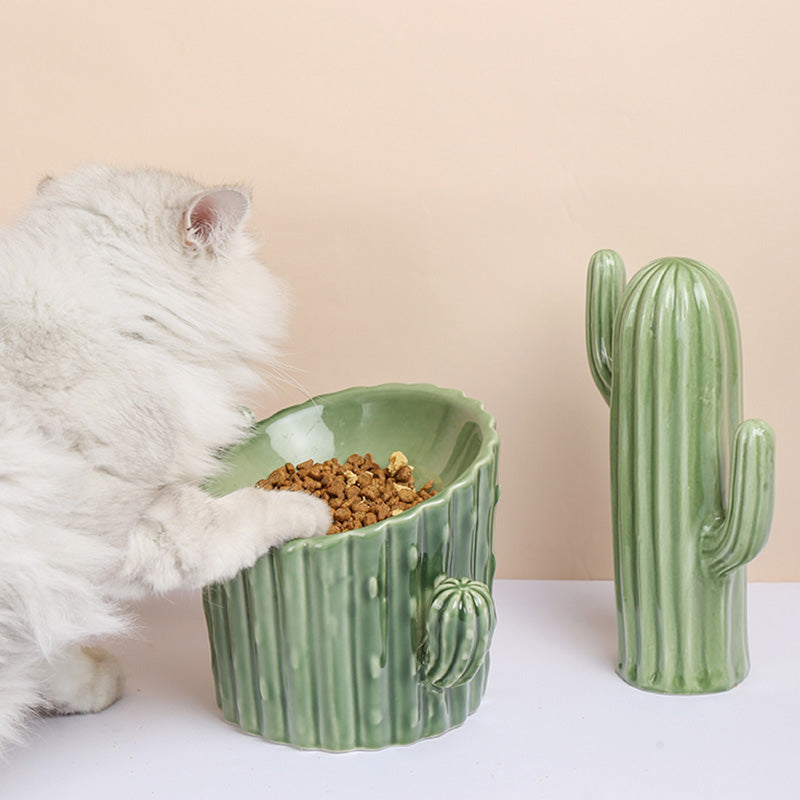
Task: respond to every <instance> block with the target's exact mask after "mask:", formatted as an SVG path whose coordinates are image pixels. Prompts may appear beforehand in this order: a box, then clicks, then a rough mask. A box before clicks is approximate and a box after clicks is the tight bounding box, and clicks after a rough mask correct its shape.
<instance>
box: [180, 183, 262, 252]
mask: <svg viewBox="0 0 800 800" xmlns="http://www.w3.org/2000/svg"><path fill="white" fill-rule="evenodd" d="M249 209H250V200H249V199H248V197H247V195H245V194H244V193H243V192H240V191H238V190H237V189H212V190H211V191H209V192H205V193H204V194H202V195H200V197H198V198H197V200H195V201H194V203H193V204H192V205H191V206H190V207H189V210H188V212H187V221H188V225H187V228H188V231H187V235H188V237H189V238H190V239H191V240H193V241H195V242H197V243H199V244H204V245H206V244H212V245H223V244H224V243H225V241H226V240H227V239H228V238H229V237H230V235H231V234H232V233H233V232H234V231H235V230H236V229H237V228H238V227H239V226H240V225H241V224H242V222H244V219H245V217H246V216H247V212H248V211H249Z"/></svg>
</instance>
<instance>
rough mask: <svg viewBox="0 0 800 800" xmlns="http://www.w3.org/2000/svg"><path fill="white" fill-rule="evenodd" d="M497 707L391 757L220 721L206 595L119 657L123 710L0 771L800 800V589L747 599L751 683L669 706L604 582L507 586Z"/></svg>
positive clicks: (306, 786)
mask: <svg viewBox="0 0 800 800" xmlns="http://www.w3.org/2000/svg"><path fill="white" fill-rule="evenodd" d="M494 595H495V600H496V604H497V612H498V627H497V633H496V634H495V639H494V641H493V643H492V667H491V672H490V675H489V686H488V689H487V692H486V696H485V698H484V700H483V703H482V704H481V706H480V708H479V709H478V711H477V712H476V713H475V714H474V715H473V716H472V717H470V718H469V719H468V720H467V721H466V722H465V723H464V725H462V726H461V727H460V728H457V729H455V730H453V731H450V732H449V733H446V734H444V735H443V736H440V737H438V738H436V739H428V740H423V741H421V742H417V743H416V744H413V745H409V746H405V747H390V748H387V749H385V750H381V751H377V752H355V753H340V754H331V753H322V752H316V751H300V750H296V749H293V748H290V747H286V746H283V745H276V744H271V743H268V742H264V741H262V740H261V739H258V738H255V737H251V736H248V735H245V734H243V733H241V732H240V731H239V729H238V728H236V727H234V726H232V725H229V724H228V723H226V722H224V721H223V720H222V718H221V716H220V714H219V712H218V710H217V708H216V704H215V701H214V690H213V684H212V678H211V669H210V662H209V653H208V644H207V640H206V633H205V623H204V620H203V614H202V607H201V604H200V599H199V597H198V596H197V595H188V596H187V595H182V596H177V597H172V598H170V599H166V600H165V599H161V600H157V601H156V600H153V601H149V602H147V603H145V604H143V605H142V606H141V607H140V613H141V619H142V630H141V634H140V637H139V638H138V639H136V640H131V641H127V642H124V643H119V645H118V646H117V647H116V648H110V649H114V650H115V652H117V653H118V654H120V655H121V656H122V657H123V658H124V660H125V662H126V665H127V669H128V686H127V691H126V694H125V696H124V697H123V698H122V700H120V701H119V702H118V703H116V704H115V705H114V706H112V707H111V708H110V709H108V710H106V711H104V712H103V713H101V714H97V715H93V716H86V717H65V718H54V719H48V720H45V721H44V722H42V723H40V724H39V726H38V727H37V729H36V731H35V733H34V735H33V737H32V740H31V742H30V744H29V745H28V746H27V747H25V748H16V749H14V750H12V751H11V752H10V753H9V755H8V760H7V762H6V763H5V764H0V798H3V800H17V798H20V799H22V798H24V799H25V800H35V799H36V798H48V800H50V799H51V798H81V799H82V800H90V799H91V798H104V800H108V798H111V799H112V800H124V799H125V798H136V800H140V798H151V797H155V798H177V799H179V798H184V797H185V798H200V799H202V798H221V797H224V798H234V800H238V798H256V797H258V798H264V797H275V798H284V797H285V798H292V800H294V799H295V798H314V799H315V800H319V799H320V798H323V797H324V798H346V799H347V800H357V798H383V797H387V798H391V797H426V798H427V797H437V796H441V797H443V798H450V797H462V798H466V797H481V796H483V797H493V798H494V797H498V798H499V797H504V798H529V797H535V798H570V800H575V798H592V800H599V799H600V798H606V797H608V798H614V800H621V798H628V797H630V798H646V800H657V798H676V797H680V798H694V797H697V798H725V800H732V798H739V797H742V798H744V797H748V798H768V799H769V800H780V799H782V798H792V800H797V798H798V797H800V584H751V585H750V587H749V595H748V602H749V617H750V650H751V660H752V669H751V673H750V675H749V677H748V678H747V679H746V680H745V681H744V682H743V683H742V684H741V685H740V686H738V687H737V688H735V689H733V690H732V691H730V692H727V693H724V694H719V695H710V696H704V697H669V696H661V695H654V694H649V693H646V692H642V691H639V690H637V689H633V688H631V687H629V686H627V685H626V684H625V683H623V681H621V680H620V679H619V678H618V677H617V676H616V675H615V673H614V659H615V648H616V631H615V620H614V597H613V587H612V584H611V583H608V582H579V581H559V582H556V581H497V582H496V584H495V592H494Z"/></svg>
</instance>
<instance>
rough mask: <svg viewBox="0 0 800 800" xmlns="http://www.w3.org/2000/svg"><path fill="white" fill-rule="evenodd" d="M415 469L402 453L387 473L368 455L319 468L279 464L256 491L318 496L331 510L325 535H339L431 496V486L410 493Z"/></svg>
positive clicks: (312, 464)
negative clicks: (281, 491)
mask: <svg viewBox="0 0 800 800" xmlns="http://www.w3.org/2000/svg"><path fill="white" fill-rule="evenodd" d="M413 470H414V468H413V467H412V466H410V465H409V463H408V459H406V457H405V456H404V455H403V454H402V453H401V452H399V451H398V452H395V453H392V455H391V456H390V457H389V465H388V467H386V468H382V467H380V466H378V464H377V463H376V462H375V461H374V459H373V458H372V455H371V454H370V453H367V454H366V455H365V456H360V455H357V454H355V453H354V454H353V455H351V456H350V458H348V459H347V461H346V462H345V463H344V464H340V463H339V462H338V461H337V460H336V459H335V458H331V459H329V460H328V461H323V462H321V463H319V462H315V461H311V460H308V461H304V462H303V463H302V464H298V465H297V466H295V465H294V464H284V465H283V466H282V467H278V469H276V470H274V471H273V472H272V473H270V475H269V477H267V478H264V479H263V480H260V481H259V482H258V483H257V484H256V486H257V487H258V488H259V489H289V490H292V491H297V492H309V493H310V494H313V495H316V496H317V497H321V498H322V499H323V500H325V501H326V502H327V503H328V505H329V506H330V507H331V508H332V509H333V524H332V525H331V527H330V529H329V530H328V533H329V534H330V533H341V532H342V531H352V530H355V529H356V528H363V527H364V526H365V525H372V524H373V523H375V522H379V521H380V520H382V519H386V518H387V517H393V516H395V515H397V514H400V513H401V512H403V511H405V510H406V509H409V508H412V507H413V506H415V505H417V504H418V503H421V502H422V501H423V500H427V499H428V498H429V497H433V495H435V494H436V492H435V491H434V490H433V488H432V486H433V481H428V482H427V483H426V484H425V485H424V486H423V487H422V488H421V489H419V490H417V489H415V488H414V473H413Z"/></svg>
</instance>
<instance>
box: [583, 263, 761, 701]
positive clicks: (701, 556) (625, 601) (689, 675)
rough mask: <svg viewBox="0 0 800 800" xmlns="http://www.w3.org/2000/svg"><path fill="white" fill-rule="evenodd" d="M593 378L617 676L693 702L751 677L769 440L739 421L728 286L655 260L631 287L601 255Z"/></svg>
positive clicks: (710, 275)
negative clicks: (605, 468) (609, 526)
mask: <svg viewBox="0 0 800 800" xmlns="http://www.w3.org/2000/svg"><path fill="white" fill-rule="evenodd" d="M586 310H587V320H586V338H587V350H588V353H589V362H590V365H591V371H592V375H593V377H594V379H595V382H596V384H597V386H598V388H599V389H600V391H601V393H602V394H603V396H604V398H605V399H606V401H607V402H608V403H609V404H610V407H611V496H612V516H613V526H614V568H615V569H614V575H615V585H616V598H617V623H618V625H617V627H618V634H619V661H618V665H617V668H618V672H619V674H620V675H621V676H622V677H623V678H624V679H625V680H626V681H628V682H629V683H631V684H633V685H634V686H638V687H640V688H642V689H650V690H653V691H659V692H668V693H674V694H697V693H704V692H715V691H722V690H725V689H730V688H731V687H733V686H735V685H736V684H737V683H739V682H740V681H741V680H742V679H743V678H744V677H745V675H746V674H747V671H748V668H749V656H748V647H747V629H746V608H745V589H746V580H747V579H746V570H745V565H746V564H747V562H749V561H750V560H752V559H753V558H754V557H755V556H756V555H757V553H758V552H759V551H760V550H761V548H762V547H763V546H764V544H765V542H766V540H767V536H768V534H769V528H770V523H771V519H772V507H773V497H774V435H773V433H772V430H771V429H770V427H769V426H768V425H767V424H766V423H765V422H763V421H761V420H748V421H746V422H740V420H741V385H740V375H741V355H740V343H739V325H738V320H737V316H736V309H735V306H734V303H733V299H732V297H731V295H730V292H729V290H728V287H727V286H726V285H725V283H724V281H723V280H722V278H721V277H720V276H719V275H718V274H717V273H716V272H714V271H713V270H711V269H709V268H708V267H706V266H704V265H702V264H700V263H698V262H696V261H692V260H689V259H678V258H668V259H661V260H659V261H655V262H653V263H652V264H649V265H648V266H647V267H645V268H644V269H642V270H641V271H640V272H638V273H637V274H636V275H635V276H634V277H633V278H632V280H631V281H630V283H629V284H628V285H627V287H626V286H625V272H624V267H623V265H622V261H621V259H620V258H619V256H618V255H617V254H616V253H614V252H613V251H608V250H604V251H599V252H598V253H595V255H594V256H593V257H592V260H591V261H590V264H589V275H588V282H587V300H586Z"/></svg>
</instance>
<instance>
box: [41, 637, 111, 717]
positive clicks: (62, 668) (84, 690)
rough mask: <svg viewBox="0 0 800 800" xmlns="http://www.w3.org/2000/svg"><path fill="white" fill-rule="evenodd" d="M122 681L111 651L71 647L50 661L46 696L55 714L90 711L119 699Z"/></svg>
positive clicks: (49, 706)
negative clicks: (55, 659) (56, 658)
mask: <svg viewBox="0 0 800 800" xmlns="http://www.w3.org/2000/svg"><path fill="white" fill-rule="evenodd" d="M124 683H125V676H124V673H123V671H122V666H121V665H120V663H119V661H117V659H116V658H114V656H112V655H111V653H107V652H106V651H105V650H102V649H101V648H99V647H74V648H72V649H70V650H69V651H67V653H66V654H65V656H64V657H62V658H59V660H58V661H57V662H55V663H54V664H53V665H52V672H51V675H50V679H49V680H48V682H47V685H46V688H45V692H44V694H45V700H46V703H47V707H48V708H50V709H52V710H53V711H55V712H56V713H58V714H89V713H93V712H95V711H102V710H103V709H104V708H107V707H108V706H110V705H111V704H112V703H113V702H115V701H116V700H118V699H119V698H120V697H121V696H122V688H123V685H124Z"/></svg>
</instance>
